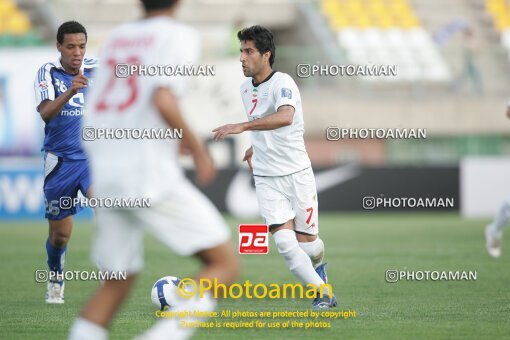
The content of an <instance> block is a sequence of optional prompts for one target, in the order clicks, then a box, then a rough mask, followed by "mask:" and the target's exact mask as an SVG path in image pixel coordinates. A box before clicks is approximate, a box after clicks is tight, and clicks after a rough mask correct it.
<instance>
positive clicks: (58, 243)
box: [50, 233, 69, 248]
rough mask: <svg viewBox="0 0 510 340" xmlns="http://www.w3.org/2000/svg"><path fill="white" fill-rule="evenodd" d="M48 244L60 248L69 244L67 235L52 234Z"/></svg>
mask: <svg viewBox="0 0 510 340" xmlns="http://www.w3.org/2000/svg"><path fill="white" fill-rule="evenodd" d="M50 242H51V244H52V245H53V246H54V247H57V248H62V247H64V246H65V245H66V244H67V242H69V235H67V234H61V233H52V234H51V236H50Z"/></svg>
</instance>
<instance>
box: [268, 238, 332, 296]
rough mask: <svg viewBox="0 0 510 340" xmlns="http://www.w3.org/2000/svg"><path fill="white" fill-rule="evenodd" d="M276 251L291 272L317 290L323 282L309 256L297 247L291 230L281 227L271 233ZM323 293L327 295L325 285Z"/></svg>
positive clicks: (327, 291)
mask: <svg viewBox="0 0 510 340" xmlns="http://www.w3.org/2000/svg"><path fill="white" fill-rule="evenodd" d="M273 237H274V240H275V242H276V246H277V247H278V252H279V253H280V254H281V255H282V256H283V258H284V259H285V262H287V266H288V267H289V269H290V271H291V273H292V274H294V276H295V277H297V278H298V279H299V280H300V281H301V282H302V283H303V284H305V285H307V284H310V283H311V284H314V285H315V286H316V287H317V290H319V288H320V287H321V285H323V284H324V281H322V279H321V277H320V276H319V274H317V272H316V271H315V269H313V265H312V261H311V260H310V257H308V255H307V254H306V253H305V251H304V250H303V249H301V248H300V247H299V244H298V241H297V239H296V234H295V233H294V231H293V230H290V229H282V230H279V231H277V232H276V233H274V234H273ZM324 293H325V294H328V295H329V290H328V288H327V286H324Z"/></svg>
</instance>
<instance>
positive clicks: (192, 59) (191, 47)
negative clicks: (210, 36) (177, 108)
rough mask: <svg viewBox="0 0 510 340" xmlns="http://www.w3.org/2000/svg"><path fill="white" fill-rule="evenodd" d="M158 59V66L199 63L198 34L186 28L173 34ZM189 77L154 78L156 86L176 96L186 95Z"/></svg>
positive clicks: (195, 64) (166, 76) (161, 76)
mask: <svg viewBox="0 0 510 340" xmlns="http://www.w3.org/2000/svg"><path fill="white" fill-rule="evenodd" d="M169 41H170V42H169V43H166V44H165V47H164V48H165V50H164V52H163V53H162V55H161V58H160V62H159V64H160V65H173V66H183V65H194V66H197V67H198V66H199V62H200V37H199V34H198V32H196V31H195V30H193V29H191V28H188V27H186V26H183V27H180V29H179V32H175V33H174V35H173V36H172V38H171V39H169ZM190 78H192V77H191V76H185V75H184V76H183V75H174V76H170V75H160V76H158V77H156V86H162V87H168V88H169V89H171V90H172V92H173V93H174V94H175V95H176V96H182V95H184V94H185V93H186V90H187V88H188V86H189V83H190Z"/></svg>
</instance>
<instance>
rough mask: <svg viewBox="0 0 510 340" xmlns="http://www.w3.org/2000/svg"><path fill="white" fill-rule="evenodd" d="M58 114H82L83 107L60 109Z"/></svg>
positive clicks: (67, 115)
mask: <svg viewBox="0 0 510 340" xmlns="http://www.w3.org/2000/svg"><path fill="white" fill-rule="evenodd" d="M60 115H61V116H65V117H74V116H83V108H82V107H80V108H77V109H74V110H62V111H60Z"/></svg>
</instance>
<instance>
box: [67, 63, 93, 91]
mask: <svg viewBox="0 0 510 340" xmlns="http://www.w3.org/2000/svg"><path fill="white" fill-rule="evenodd" d="M88 83H89V79H88V78H87V77H85V76H84V75H83V71H82V70H81V69H80V71H79V72H78V75H77V76H76V77H74V78H73V82H72V83H71V92H72V93H73V94H76V93H78V90H80V89H83V88H85V87H87V85H88Z"/></svg>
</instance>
